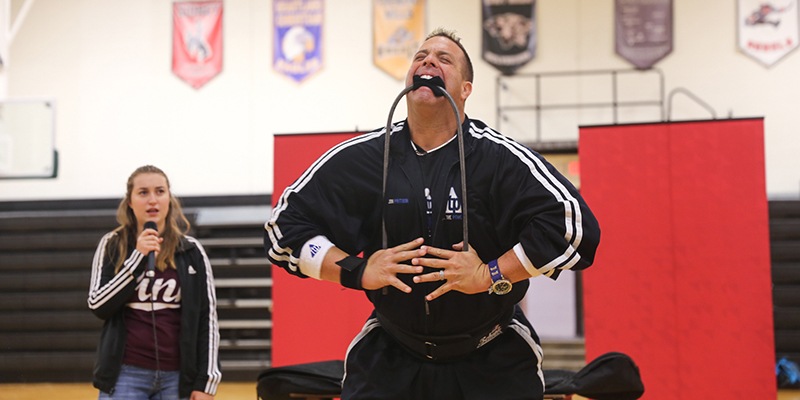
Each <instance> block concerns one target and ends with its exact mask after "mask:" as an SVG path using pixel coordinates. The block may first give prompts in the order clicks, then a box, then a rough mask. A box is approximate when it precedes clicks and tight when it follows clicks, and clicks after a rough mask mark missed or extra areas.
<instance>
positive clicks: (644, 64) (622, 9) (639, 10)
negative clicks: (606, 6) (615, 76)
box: [614, 0, 673, 69]
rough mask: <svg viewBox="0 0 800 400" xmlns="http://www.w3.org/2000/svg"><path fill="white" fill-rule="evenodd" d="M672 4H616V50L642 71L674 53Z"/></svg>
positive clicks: (664, 0)
mask: <svg viewBox="0 0 800 400" xmlns="http://www.w3.org/2000/svg"><path fill="white" fill-rule="evenodd" d="M672 33H673V31H672V0H614V41H615V45H614V50H615V51H616V52H617V54H619V56H620V57H622V58H624V59H625V60H627V61H628V62H630V63H631V64H633V65H634V66H635V67H636V68H638V69H648V68H650V67H652V66H653V65H654V64H655V63H656V62H658V61H659V60H661V59H662V58H664V57H666V56H667V54H669V53H671V52H672Z"/></svg>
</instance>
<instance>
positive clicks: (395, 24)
mask: <svg viewBox="0 0 800 400" xmlns="http://www.w3.org/2000/svg"><path fill="white" fill-rule="evenodd" d="M372 10H373V21H372V46H373V48H372V60H373V62H374V63H375V65H376V66H377V67H378V68H380V69H382V70H384V71H386V73H388V74H389V75H391V76H392V77H393V78H395V79H397V80H402V79H403V78H405V76H406V72H407V71H408V67H410V66H411V58H413V57H414V53H415V52H416V51H417V49H418V48H419V46H420V45H422V39H423V38H424V37H425V0H373V1H372Z"/></svg>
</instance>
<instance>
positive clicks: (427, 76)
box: [420, 75, 433, 79]
mask: <svg viewBox="0 0 800 400" xmlns="http://www.w3.org/2000/svg"><path fill="white" fill-rule="evenodd" d="M420 78H422V79H433V75H420Z"/></svg>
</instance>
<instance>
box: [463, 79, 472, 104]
mask: <svg viewBox="0 0 800 400" xmlns="http://www.w3.org/2000/svg"><path fill="white" fill-rule="evenodd" d="M470 94H472V82H469V81H464V82H463V83H462V84H461V100H462V101H464V100H467V97H469V95H470Z"/></svg>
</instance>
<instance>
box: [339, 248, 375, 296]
mask: <svg viewBox="0 0 800 400" xmlns="http://www.w3.org/2000/svg"><path fill="white" fill-rule="evenodd" d="M336 265H338V266H340V267H342V271H341V272H340V273H339V282H340V283H341V284H342V286H344V287H346V288H350V289H356V290H364V287H363V286H361V277H363V276H364V269H366V268H367V260H365V259H363V258H358V257H355V256H347V257H345V258H344V259H342V260H339V261H337V262H336Z"/></svg>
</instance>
